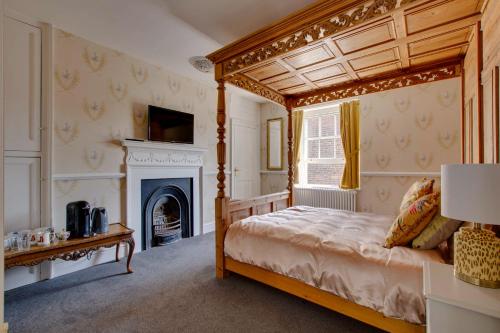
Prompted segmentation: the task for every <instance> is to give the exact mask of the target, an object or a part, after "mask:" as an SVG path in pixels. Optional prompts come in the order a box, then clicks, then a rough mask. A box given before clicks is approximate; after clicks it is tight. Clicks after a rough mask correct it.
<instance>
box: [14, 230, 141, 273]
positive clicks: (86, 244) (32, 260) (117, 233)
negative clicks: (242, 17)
mask: <svg viewBox="0 0 500 333" xmlns="http://www.w3.org/2000/svg"><path fill="white" fill-rule="evenodd" d="M133 232H134V230H132V229H129V228H127V227H124V226H123V225H121V224H119V223H115V224H110V225H109V231H108V232H107V233H104V234H98V235H96V236H93V237H89V238H75V239H69V240H67V241H59V242H58V243H56V244H51V245H48V246H38V245H36V246H32V247H31V248H30V249H29V250H25V251H15V250H10V251H6V252H5V257H4V258H5V260H4V263H5V268H6V269H8V268H11V267H15V266H34V265H38V264H40V263H42V262H43V261H46V260H56V259H62V260H78V259H80V258H82V257H85V256H87V255H91V254H92V253H94V252H95V251H97V250H98V249H100V248H102V247H108V248H109V247H113V246H116V261H119V260H120V259H119V258H118V253H119V250H120V243H122V242H123V243H127V244H128V246H129V250H128V258H127V272H128V273H132V269H131V268H130V261H131V260H132V255H133V254H134V247H135V241H134V237H133V236H132V233H133Z"/></svg>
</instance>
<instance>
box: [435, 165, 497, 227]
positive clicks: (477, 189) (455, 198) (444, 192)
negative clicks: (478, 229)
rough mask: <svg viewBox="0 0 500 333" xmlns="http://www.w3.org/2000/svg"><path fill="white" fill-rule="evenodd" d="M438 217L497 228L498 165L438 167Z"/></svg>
mask: <svg viewBox="0 0 500 333" xmlns="http://www.w3.org/2000/svg"><path fill="white" fill-rule="evenodd" d="M441 215H443V216H445V217H449V218H452V219H456V220H461V221H467V222H477V223H482V224H500V164H447V165H442V166H441Z"/></svg>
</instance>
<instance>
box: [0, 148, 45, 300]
mask: <svg viewBox="0 0 500 333" xmlns="http://www.w3.org/2000/svg"><path fill="white" fill-rule="evenodd" d="M4 163H5V169H4V221H5V226H4V231H5V233H9V232H14V231H21V230H26V229H31V230H32V229H35V228H39V227H40V226H41V219H40V159H39V158H35V157H34V158H29V157H5V158H4ZM39 280H40V268H39V266H34V267H30V268H26V267H16V268H11V269H9V270H7V271H6V272H5V289H7V290H8V289H12V288H16V287H19V286H22V285H25V284H28V283H33V282H36V281H39Z"/></svg>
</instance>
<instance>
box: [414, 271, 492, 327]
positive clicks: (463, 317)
mask: <svg viewBox="0 0 500 333" xmlns="http://www.w3.org/2000/svg"><path fill="white" fill-rule="evenodd" d="M424 296H425V299H426V309H427V310H426V316H427V333H448V332H450V333H461V332H464V333H465V332H467V333H471V332H472V333H473V332H481V333H490V332H491V333H499V332H500V289H490V288H482V287H478V286H474V285H472V284H469V283H466V282H463V281H461V280H459V279H457V278H455V277H454V276H453V266H451V265H445V264H438V263H434V262H425V263H424Z"/></svg>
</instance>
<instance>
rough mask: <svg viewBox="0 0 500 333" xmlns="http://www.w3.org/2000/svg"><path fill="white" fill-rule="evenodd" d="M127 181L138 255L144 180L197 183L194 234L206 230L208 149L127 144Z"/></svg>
mask: <svg viewBox="0 0 500 333" xmlns="http://www.w3.org/2000/svg"><path fill="white" fill-rule="evenodd" d="M122 145H123V147H124V148H125V149H126V156H125V165H126V177H127V226H129V227H131V228H132V229H134V230H135V233H134V238H135V240H136V243H137V246H136V251H141V249H142V207H141V181H142V180H143V179H162V178H192V179H193V234H194V236H196V235H199V234H200V233H202V231H203V230H202V228H203V216H202V212H203V202H202V200H203V195H202V188H203V187H202V181H203V177H202V176H203V153H205V152H206V151H207V149H205V148H199V147H194V146H192V145H187V144H171V143H161V142H147V141H145V142H143V141H133V140H124V141H123V142H122Z"/></svg>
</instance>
